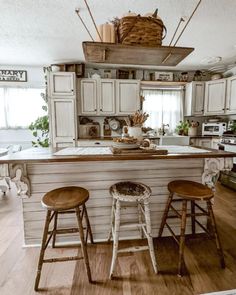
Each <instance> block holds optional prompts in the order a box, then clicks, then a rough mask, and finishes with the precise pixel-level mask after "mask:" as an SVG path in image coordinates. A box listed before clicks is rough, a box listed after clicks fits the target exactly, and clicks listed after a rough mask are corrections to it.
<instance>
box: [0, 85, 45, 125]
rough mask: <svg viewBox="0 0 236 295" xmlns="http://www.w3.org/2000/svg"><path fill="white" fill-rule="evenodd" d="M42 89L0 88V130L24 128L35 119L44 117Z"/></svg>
mask: <svg viewBox="0 0 236 295" xmlns="http://www.w3.org/2000/svg"><path fill="white" fill-rule="evenodd" d="M44 91H45V90H44V89H42V88H40V89H39V88H13V87H1V86H0V128H5V129H8V128H26V127H28V126H29V125H30V123H31V122H33V121H34V120H35V119H37V117H39V116H44V115H45V111H43V110H42V106H43V104H44V100H43V98H42V97H41V95H40V93H42V92H44Z"/></svg>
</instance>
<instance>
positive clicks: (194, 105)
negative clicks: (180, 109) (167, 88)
mask: <svg viewBox="0 0 236 295" xmlns="http://www.w3.org/2000/svg"><path fill="white" fill-rule="evenodd" d="M204 90H205V82H197V81H194V82H191V83H188V84H187V85H186V91H185V108H184V109H185V116H198V115H203V113H204Z"/></svg>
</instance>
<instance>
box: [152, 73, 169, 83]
mask: <svg viewBox="0 0 236 295" xmlns="http://www.w3.org/2000/svg"><path fill="white" fill-rule="evenodd" d="M155 80H156V81H173V73H171V72H155Z"/></svg>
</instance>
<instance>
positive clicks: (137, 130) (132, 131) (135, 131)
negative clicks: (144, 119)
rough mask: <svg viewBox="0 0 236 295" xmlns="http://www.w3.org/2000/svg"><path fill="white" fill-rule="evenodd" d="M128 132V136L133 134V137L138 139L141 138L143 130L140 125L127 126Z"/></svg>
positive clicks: (140, 139)
mask: <svg viewBox="0 0 236 295" xmlns="http://www.w3.org/2000/svg"><path fill="white" fill-rule="evenodd" d="M128 133H129V136H133V137H134V138H137V139H138V141H142V140H143V132H142V127H136V126H134V127H130V126H129V127H128Z"/></svg>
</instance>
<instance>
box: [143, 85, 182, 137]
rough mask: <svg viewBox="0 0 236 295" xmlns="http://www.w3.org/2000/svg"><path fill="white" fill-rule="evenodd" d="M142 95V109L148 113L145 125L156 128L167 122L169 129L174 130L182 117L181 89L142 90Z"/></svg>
mask: <svg viewBox="0 0 236 295" xmlns="http://www.w3.org/2000/svg"><path fill="white" fill-rule="evenodd" d="M143 96H144V102H143V111H144V112H147V113H148V114H149V117H148V119H147V121H146V123H145V125H146V126H147V127H151V128H154V129H157V128H161V127H162V124H169V131H170V132H174V131H175V128H176V125H177V124H178V123H179V121H180V120H182V119H183V92H182V90H181V89H180V90H167V89H149V90H143Z"/></svg>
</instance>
